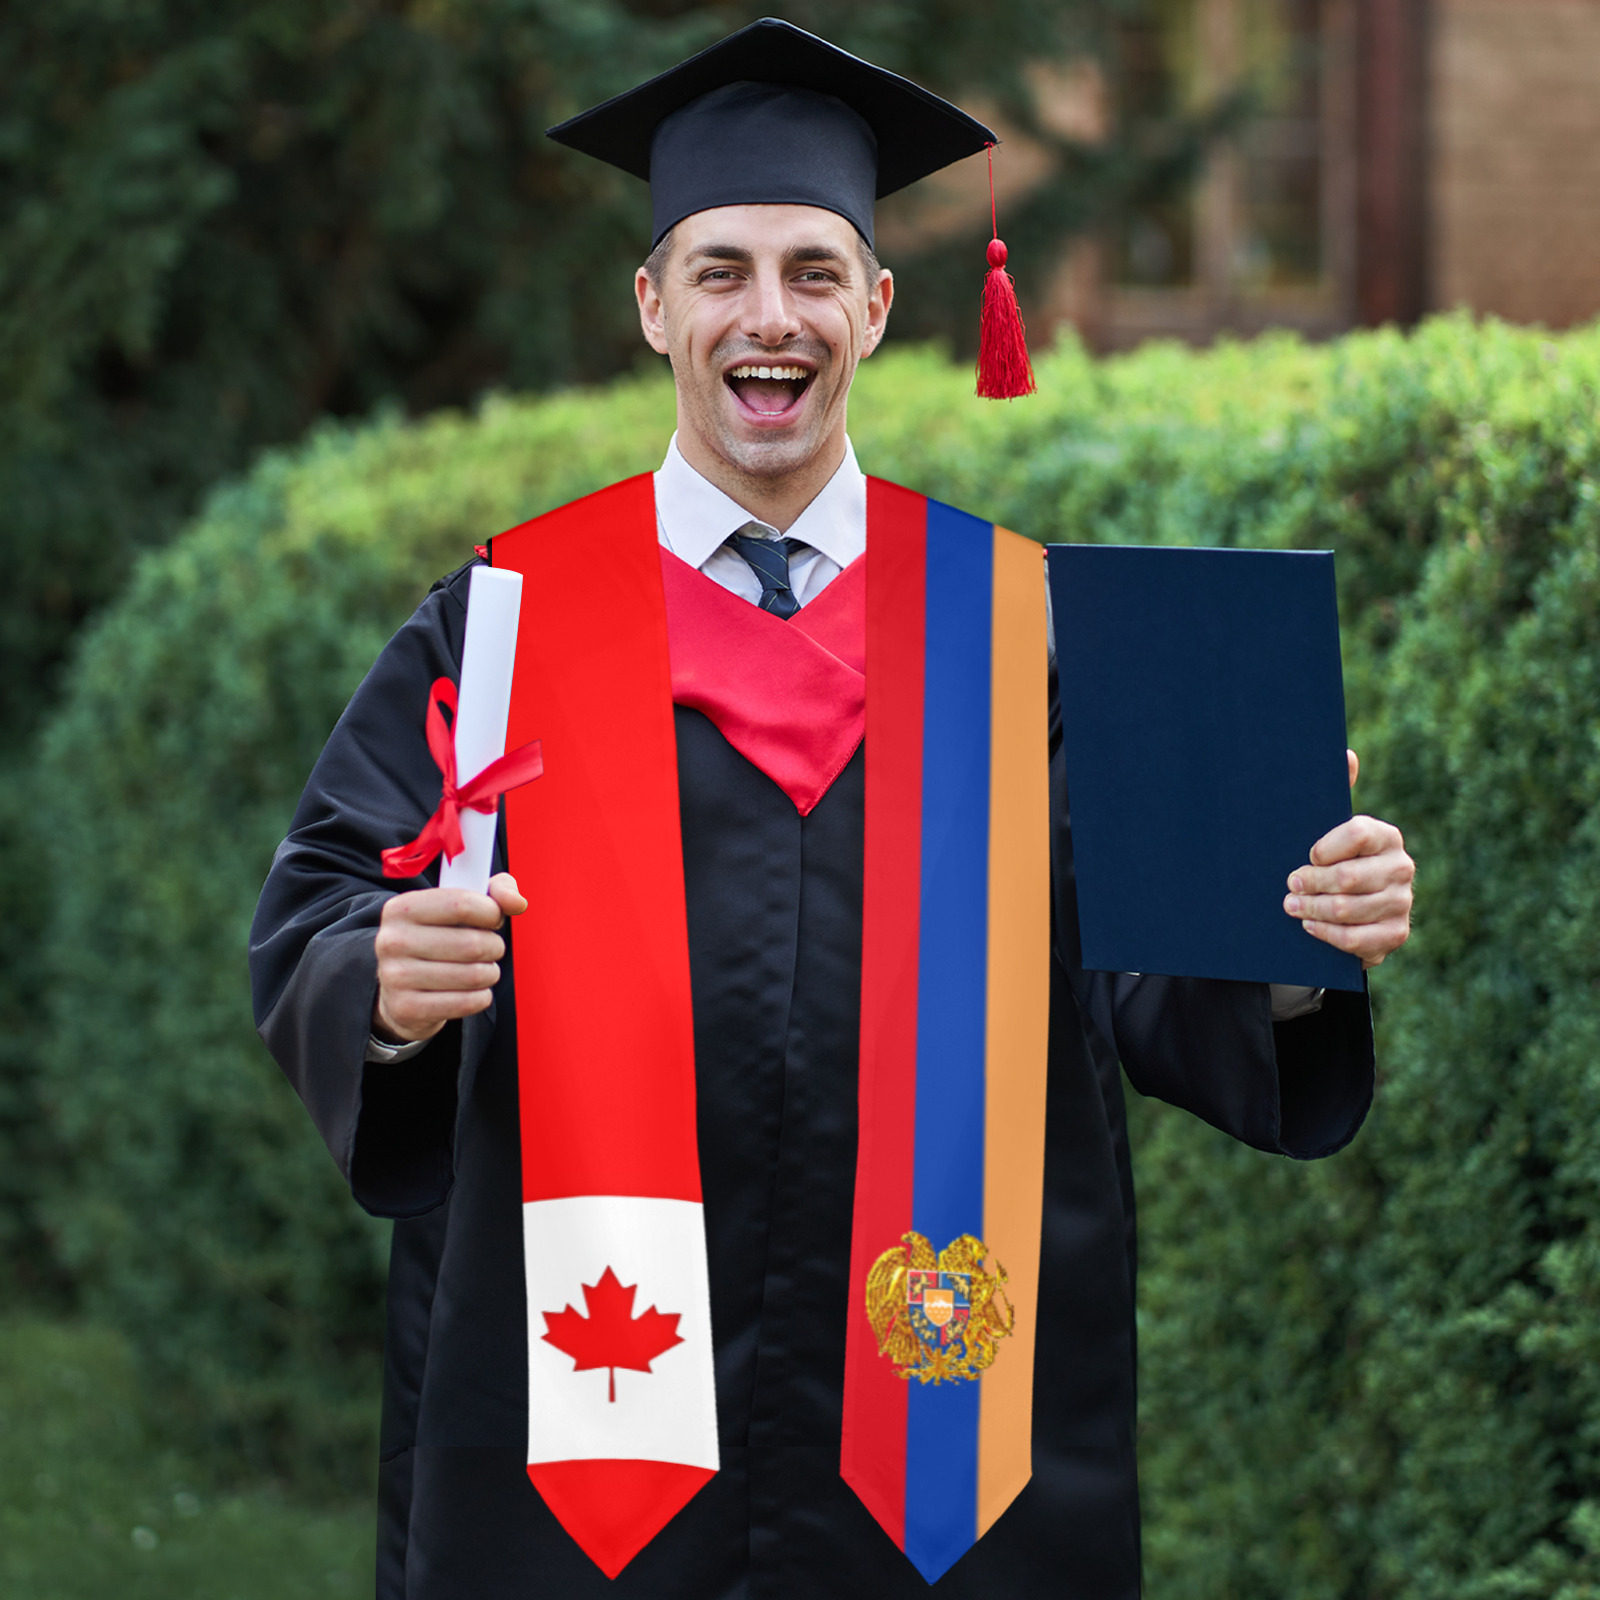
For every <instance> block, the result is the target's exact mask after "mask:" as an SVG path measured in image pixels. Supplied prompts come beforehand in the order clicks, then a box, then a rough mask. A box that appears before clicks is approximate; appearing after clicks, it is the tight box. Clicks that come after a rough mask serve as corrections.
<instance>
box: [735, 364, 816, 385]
mask: <svg viewBox="0 0 1600 1600" xmlns="http://www.w3.org/2000/svg"><path fill="white" fill-rule="evenodd" d="M728 376H729V377H730V378H780V379H782V378H788V379H793V380H794V381H795V382H801V381H803V380H804V379H806V378H808V377H810V373H808V372H807V371H806V369H805V368H804V367H735V368H734V369H733V371H732V372H730V373H729V374H728Z"/></svg>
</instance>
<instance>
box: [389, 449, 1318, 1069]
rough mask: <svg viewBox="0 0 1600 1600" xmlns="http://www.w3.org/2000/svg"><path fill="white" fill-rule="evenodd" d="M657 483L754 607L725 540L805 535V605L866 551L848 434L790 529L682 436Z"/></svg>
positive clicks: (1285, 1009)
mask: <svg viewBox="0 0 1600 1600" xmlns="http://www.w3.org/2000/svg"><path fill="white" fill-rule="evenodd" d="M655 486H656V536H657V538H659V539H660V541H661V543H662V545H663V547H664V548H666V549H668V550H670V551H671V552H672V553H673V555H675V556H677V557H678V559H679V560H680V561H686V562H688V564H689V565H690V566H691V567H695V568H697V569H698V570H699V571H701V572H703V573H704V574H705V575H706V576H707V577H708V578H710V579H712V580H713V581H715V582H717V583H720V584H721V585H722V587H723V588H724V589H727V590H729V591H731V592H732V593H734V594H736V595H738V596H740V597H741V598H742V599H745V600H748V601H749V602H750V603H751V604H752V605H755V604H758V603H759V602H760V599H761V580H760V578H758V577H757V576H756V574H755V570H754V569H753V568H752V567H751V565H750V563H749V562H748V561H746V560H745V559H744V557H743V556H741V555H740V554H739V552H738V551H737V550H735V549H734V548H733V547H732V546H731V545H730V544H729V543H728V542H727V541H728V535H729V534H731V533H746V534H752V535H754V536H755V537H757V538H761V539H781V538H789V539H799V540H801V541H802V542H803V543H804V544H805V545H806V546H807V548H806V549H804V550H797V551H796V552H795V553H794V555H793V557H791V559H790V561H789V585H790V587H791V588H792V589H793V591H794V597H795V599H796V600H797V601H798V602H799V603H800V604H801V605H804V604H805V603H806V601H808V600H814V599H815V598H816V597H817V596H818V595H819V594H821V593H822V591H823V590H824V589H826V588H827V586H828V585H829V584H830V583H832V582H833V580H834V579H835V578H837V577H838V576H839V574H840V573H841V572H842V571H843V570H844V569H845V568H846V567H848V566H849V565H850V563H851V562H852V561H854V560H855V558H856V557H857V556H859V555H860V554H861V553H862V551H864V550H865V549H866V548H867V480H866V476H865V474H864V473H863V472H862V471H861V468H860V466H859V465H858V464H857V462H856V452H855V447H854V446H853V445H852V444H851V443H850V441H849V440H848V439H846V440H845V445H844V460H843V461H841V462H840V463H839V467H838V470H837V471H836V472H835V473H834V475H833V476H832V477H831V478H829V479H828V481H827V483H826V484H824V485H823V487H822V488H821V490H820V491H819V492H818V494H817V497H816V499H814V500H813V501H812V502H811V504H810V505H808V506H807V507H806V508H805V510H804V511H802V512H801V513H800V515H799V516H798V517H797V518H796V519H795V521H794V524H793V525H792V526H791V527H790V528H789V529H788V530H787V531H786V532H785V533H779V531H778V530H777V529H776V528H774V527H773V526H772V525H771V524H770V523H767V522H763V521H762V520H761V519H760V518H759V517H753V516H751V514H750V513H749V512H748V511H746V510H745V509H744V507H743V506H741V505H740V504H739V503H738V501H736V500H733V499H731V498H730V497H729V496H728V495H726V494H724V493H723V492H722V490H720V489H719V488H718V487H717V486H716V485H715V484H714V483H712V482H711V481H710V479H708V478H704V477H702V476H701V475H700V473H698V472H697V471H695V469H694V468H693V467H691V466H690V465H689V463H688V462H687V461H685V460H684V458H683V455H682V453H681V452H680V451H679V449H678V436H677V434H673V436H672V439H671V441H670V443H669V444H668V445H667V456H666V460H664V461H663V462H662V463H661V470H660V471H659V472H657V473H656V475H655ZM1047 592H1048V591H1047ZM1321 1004H1322V990H1320V989H1307V988H1302V987H1300V986H1299V985H1295V984H1282V983H1275V984H1273V985H1272V1020H1273V1021H1274V1022H1287V1021H1289V1020H1290V1019H1291V1018H1294V1017H1302V1016H1305V1015H1306V1014H1307V1013H1308V1012H1312V1011H1316V1010H1317V1009H1318V1008H1319V1007H1320V1006H1321ZM424 1043H426V1041H425V1040H424V1041H418V1042H417V1043H415V1044H387V1043H385V1042H384V1041H383V1040H382V1039H379V1038H377V1037H376V1036H374V1037H373V1039H372V1040H371V1042H370V1043H369V1044H368V1046H367V1060H368V1061H404V1060H406V1059H407V1057H409V1056H413V1055H415V1054H416V1052H417V1051H418V1050H420V1049H421V1048H422V1045H423V1044H424Z"/></svg>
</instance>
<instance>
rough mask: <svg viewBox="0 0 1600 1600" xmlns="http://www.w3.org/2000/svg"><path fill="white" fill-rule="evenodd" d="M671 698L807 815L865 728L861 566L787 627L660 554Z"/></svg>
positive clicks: (861, 562)
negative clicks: (705, 721)
mask: <svg viewBox="0 0 1600 1600" xmlns="http://www.w3.org/2000/svg"><path fill="white" fill-rule="evenodd" d="M661 578H662V584H663V587H664V589H665V593H666V604H667V637H668V642H669V649H670V652H671V658H672V698H673V701H674V702H675V703H676V704H678V705H680V706H690V707H692V708H693V709H694V710H696V711H700V712H703V713H704V714H705V715H706V716H707V717H709V718H710V719H711V721H712V722H713V723H714V724H715V725H716V727H717V730H718V732H720V733H721V734H722V736H723V738H725V739H726V740H727V741H728V743H729V744H731V745H732V746H733V747H734V749H735V750H737V751H738V752H739V754H740V755H742V756H743V757H744V758H745V759H746V760H747V761H749V762H750V763H752V765H754V766H757V767H759V768H760V769H761V770H762V771H763V772H764V773H766V775H767V776H768V777H769V778H771V779H772V781H773V782H774V783H776V784H777V785H778V787H779V788H780V789H782V790H783V792H784V793H785V794H787V795H788V796H789V798H790V799H791V800H792V801H793V802H794V804H795V809H796V810H797V811H799V813H800V815H801V816H806V815H808V814H809V813H810V812H811V810H812V809H813V808H814V807H815V806H816V804H817V802H818V801H819V800H821V798H822V797H823V795H825V794H826V793H827V792H828V789H829V786H830V785H831V784H832V783H833V780H834V779H835V778H837V777H838V776H839V774H840V773H841V772H842V771H843V770H844V768H845V765H846V763H847V762H848V761H849V760H850V757H851V756H853V755H854V754H855V752H856V747H857V746H858V745H859V744H860V743H861V738H862V735H863V733H864V732H865V730H866V717H867V692H866V674H865V667H866V557H865V556H864V555H863V556H858V557H857V558H856V559H855V560H854V561H852V562H851V563H850V565H849V566H848V567H846V568H845V569H844V571H843V572H841V573H840V574H839V576H838V577H837V578H835V579H834V580H833V582H832V583H830V584H829V585H828V587H827V588H826V589H824V590H823V591H822V593H821V594H819V595H818V596H817V597H816V599H815V600H812V601H811V602H809V603H808V604H807V605H804V606H802V607H801V608H800V610H799V611H797V612H796V613H795V614H794V616H793V617H791V618H789V619H788V620H787V621H784V620H783V619H782V618H779V617H775V616H773V615H772V614H771V613H770V612H767V611H763V610H761V609H760V608H759V607H758V606H753V605H751V604H750V602H749V601H748V600H745V599H742V598H741V597H740V596H738V595H736V594H733V593H732V592H731V591H729V590H727V589H724V588H723V587H722V585H721V584H719V583H717V582H716V581H715V580H713V579H711V578H708V577H706V576H705V574H704V573H702V572H699V571H697V570H696V569H695V568H693V567H691V566H690V565H689V564H688V563H687V562H685V561H682V560H680V559H679V558H678V557H677V556H675V555H673V554H672V553H671V552H670V551H668V550H662V552H661Z"/></svg>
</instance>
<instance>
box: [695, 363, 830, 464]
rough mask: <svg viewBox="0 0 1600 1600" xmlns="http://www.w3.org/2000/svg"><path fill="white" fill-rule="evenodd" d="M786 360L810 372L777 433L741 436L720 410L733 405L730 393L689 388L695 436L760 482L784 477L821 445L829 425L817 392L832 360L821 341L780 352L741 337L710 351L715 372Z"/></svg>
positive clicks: (827, 383) (825, 384)
mask: <svg viewBox="0 0 1600 1600" xmlns="http://www.w3.org/2000/svg"><path fill="white" fill-rule="evenodd" d="M791 358H798V359H800V360H803V361H807V362H809V363H811V365H812V367H813V370H814V373H815V375H814V376H813V377H812V379H811V381H810V383H809V384H808V386H807V393H806V396H805V407H804V411H803V414H802V416H801V419H800V420H799V421H798V422H797V423H796V424H795V425H794V426H793V427H792V428H785V429H784V430H783V431H782V432H781V433H774V434H772V435H770V436H762V435H758V436H756V437H755V438H750V437H748V436H746V435H741V434H740V433H739V431H738V426H737V423H736V422H734V421H733V419H732V416H730V413H729V411H728V410H727V409H725V407H726V406H728V405H737V404H738V401H737V400H736V399H734V398H733V397H732V396H731V395H730V396H729V397H728V399H727V400H726V401H724V399H723V397H722V396H721V395H718V394H716V393H715V391H713V392H712V393H710V394H705V393H703V392H701V391H700V390H698V389H696V390H694V391H692V393H693V399H692V401H691V410H692V411H694V412H696V413H698V415H697V416H696V417H695V422H696V425H697V431H698V432H699V434H700V437H701V438H702V439H703V440H704V441H705V442H706V444H707V445H708V446H709V447H710V448H711V449H712V450H713V451H714V452H715V453H716V454H717V455H719V456H721V457H722V459H723V460H724V461H725V462H727V464H728V465H729V466H730V467H732V468H733V469H734V471H735V472H738V473H740V474H742V475H743V476H744V477H747V478H751V479H755V480H757V481H760V482H766V483H770V482H772V481H774V480H776V479H780V478H785V477H788V476H789V475H790V474H792V473H795V472H798V471H800V470H801V469H802V468H804V467H805V466H806V465H807V463H809V462H810V461H811V460H812V458H813V457H814V456H815V455H816V454H817V452H818V451H819V450H820V449H821V448H822V446H823V444H824V443H825V442H826V440H827V436H828V432H829V424H828V418H827V414H826V407H825V406H824V405H821V404H819V401H820V400H821V394H820V391H821V390H822V389H824V388H827V387H829V386H830V384H831V381H832V379H833V377H834V373H835V359H834V356H833V353H832V351H830V350H829V349H828V347H827V345H825V344H822V343H821V342H820V341H819V342H816V343H813V342H812V341H810V340H806V341H802V342H799V343H796V344H793V345H789V346H787V347H786V348H785V349H783V350H782V351H781V352H774V351H771V350H763V349H762V348H760V347H759V346H755V347H751V346H749V345H747V344H745V343H743V342H742V341H741V342H737V343H732V342H730V343H727V344H723V345H719V346H718V347H717V348H716V349H715V350H714V351H713V352H712V358H711V368H712V371H713V372H717V373H721V372H725V371H727V370H728V369H729V367H732V366H738V365H741V364H743V363H749V364H751V365H757V366H771V365H778V364H782V363H783V362H784V361H786V360H788V359H791ZM716 381H717V383H718V385H719V386H721V387H726V385H725V384H723V383H722V380H721V379H720V378H719V379H717V380H716Z"/></svg>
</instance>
